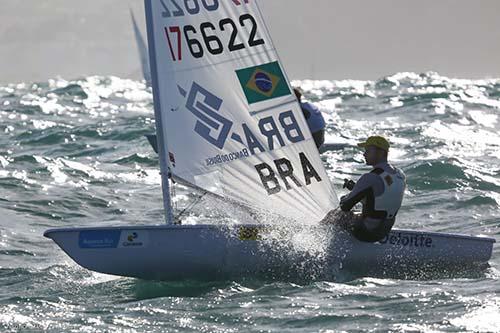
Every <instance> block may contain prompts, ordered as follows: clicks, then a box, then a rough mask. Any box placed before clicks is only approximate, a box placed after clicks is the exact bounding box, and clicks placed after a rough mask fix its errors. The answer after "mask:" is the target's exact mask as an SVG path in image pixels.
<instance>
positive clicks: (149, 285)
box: [0, 73, 500, 332]
mask: <svg viewBox="0 0 500 333" xmlns="http://www.w3.org/2000/svg"><path fill="white" fill-rule="evenodd" d="M294 84H295V85H300V86H301V87H302V89H303V90H304V93H305V96H306V97H307V98H308V99H310V100H311V101H313V102H315V103H317V104H318V105H319V106H321V108H322V110H323V112H324V114H325V116H326V118H327V122H328V134H327V140H329V141H334V142H337V143H344V144H345V148H344V149H340V150H332V151H327V152H325V153H323V154H322V158H323V160H324V162H325V165H326V166H327V170H328V172H329V175H330V178H331V179H332V181H333V183H334V184H335V185H336V187H337V190H338V193H339V194H343V191H342V190H341V189H340V184H341V183H342V179H343V178H356V177H357V176H358V175H359V174H361V173H362V172H364V171H366V170H367V169H366V167H364V166H363V164H362V162H363V158H362V154H361V152H360V151H359V150H358V149H356V148H354V147H353V145H354V144H355V143H356V142H358V141H359V140H362V139H364V138H366V137H367V136H368V135H371V134H381V135H385V136H387V137H388V138H389V140H390V141H391V142H392V144H393V149H392V150H391V155H390V158H391V160H392V162H393V163H394V164H395V165H397V166H399V167H401V168H402V169H403V170H404V171H405V173H406V174H407V177H408V191H407V193H406V198H405V201H404V204H403V208H402V209H401V211H400V213H399V215H398V221H397V225H398V227H402V228H411V229H419V230H430V231H444V232H457V233H465V234H483V235H488V236H490V237H493V238H495V239H496V240H497V241H500V211H499V207H500V134H499V130H500V124H499V119H498V116H499V114H500V80H494V79H491V80H467V79H450V78H446V77H443V76H440V75H438V74H436V73H423V74H416V73H398V74H395V75H392V76H387V77H385V78H382V79H380V80H377V81H354V80H344V81H295V82H294ZM153 131H154V114H153V110H152V95H151V91H150V89H148V88H147V87H146V86H145V85H144V83H142V82H136V81H132V80H125V79H120V78H116V77H95V76H93V77H87V78H81V79H76V80H73V81H65V80H63V79H54V80H49V81H47V82H37V83H20V84H7V85H3V86H0V332H342V331H345V332H357V331H359V332H361V331H369V332H387V331H390V332H496V331H499V332H500V272H499V271H498V268H499V265H500V251H499V250H498V245H496V246H495V247H494V250H493V257H492V259H491V262H490V264H491V268H489V269H488V270H486V271H485V272H482V273H480V274H479V275H475V276H465V277H464V276H460V277H456V278H447V279H427V280H423V281H419V280H393V279H375V278H359V279H355V280H347V281H320V280H319V281H318V280H314V281H304V282H303V283H300V284H297V283H296V282H290V281H266V280H258V279H248V280H244V281H215V282H203V283H201V282H186V281H182V282H176V283H167V282H151V281H141V280H136V279H129V278H120V277H114V276H107V275H103V274H98V273H94V272H90V271H88V270H85V269H83V268H81V267H79V266H78V265H76V264H75V263H73V262H72V260H71V259H69V257H67V256H66V254H64V253H63V252H62V251H61V250H60V249H59V248H58V247H57V246H56V245H55V244H54V243H53V242H52V241H51V240H49V239H46V238H44V237H43V236H42V234H43V232H44V230H46V229H48V228H55V227H73V226H103V225H130V224H135V225H140V224H161V223H162V222H163V210H162V200H161V188H160V186H159V184H160V177H159V174H158V158H157V156H156V154H155V153H154V152H153V151H152V149H151V148H150V147H149V144H148V143H147V141H146V139H145V138H144V135H145V134H150V133H152V132H153ZM175 198H176V199H175V202H176V211H177V212H181V211H182V210H183V209H184V208H186V207H188V206H190V205H191V204H193V203H194V202H195V201H196V198H197V197H196V195H195V194H193V193H190V192H189V190H188V189H186V188H182V187H179V188H177V189H176V197H175ZM210 205H211V203H210V202H209V201H207V202H200V203H199V204H198V205H197V206H196V207H195V208H194V209H192V210H189V211H188V213H186V215H185V217H186V219H187V220H189V222H190V223H198V222H200V221H203V222H211V221H215V220H217V221H218V220H220V216H213V215H206V214H204V211H205V208H206V207H210ZM221 214H223V213H221ZM310 241H311V240H310V239H308V238H307V237H304V240H303V242H304V245H305V246H307V244H308V242H310Z"/></svg>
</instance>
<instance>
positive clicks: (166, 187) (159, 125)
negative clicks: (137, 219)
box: [144, 0, 174, 225]
mask: <svg viewBox="0 0 500 333" xmlns="http://www.w3.org/2000/svg"><path fill="white" fill-rule="evenodd" d="M144 8H145V11H146V27H147V33H148V47H149V64H150V72H151V79H152V89H153V102H154V110H155V120H156V135H157V138H158V155H159V157H160V174H161V185H162V191H163V208H164V210H165V220H166V223H167V224H169V225H172V224H174V214H173V211H172V203H171V198H170V184H169V180H168V178H169V168H168V159H167V154H166V150H167V149H166V148H167V141H166V138H165V137H164V135H163V128H164V127H163V118H162V112H161V104H160V95H159V85H158V73H157V65H156V49H155V48H156V46H155V39H154V29H153V11H152V7H151V0H144Z"/></svg>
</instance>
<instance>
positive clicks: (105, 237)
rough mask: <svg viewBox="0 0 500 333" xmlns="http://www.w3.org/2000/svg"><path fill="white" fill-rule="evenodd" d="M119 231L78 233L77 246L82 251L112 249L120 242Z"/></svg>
mask: <svg viewBox="0 0 500 333" xmlns="http://www.w3.org/2000/svg"><path fill="white" fill-rule="evenodd" d="M120 235H121V231H120V230H88V231H80V235H79V237H78V245H79V246H80V248H82V249H114V248H116V247H117V246H118V242H119V241H120Z"/></svg>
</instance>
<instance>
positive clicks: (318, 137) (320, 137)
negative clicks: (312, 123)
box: [312, 129, 325, 149]
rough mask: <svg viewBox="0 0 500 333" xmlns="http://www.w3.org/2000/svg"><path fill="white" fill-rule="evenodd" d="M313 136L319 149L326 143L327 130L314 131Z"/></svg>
mask: <svg viewBox="0 0 500 333" xmlns="http://www.w3.org/2000/svg"><path fill="white" fill-rule="evenodd" d="M312 137H313V139H314V143H315V144H316V147H317V148H318V149H319V147H321V146H322V145H323V143H325V130H324V129H322V130H319V131H317V132H314V133H313V134H312Z"/></svg>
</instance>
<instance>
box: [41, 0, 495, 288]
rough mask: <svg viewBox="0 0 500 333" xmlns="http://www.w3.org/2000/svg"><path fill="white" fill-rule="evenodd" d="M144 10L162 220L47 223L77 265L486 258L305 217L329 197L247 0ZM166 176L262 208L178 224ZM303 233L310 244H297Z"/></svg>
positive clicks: (328, 266)
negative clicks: (225, 219)
mask: <svg viewBox="0 0 500 333" xmlns="http://www.w3.org/2000/svg"><path fill="white" fill-rule="evenodd" d="M145 11H146V23H147V32H148V46H149V61H150V69H151V71H150V72H151V79H152V80H151V82H152V89H153V98H154V110H155V118H156V131H157V140H158V145H157V147H158V153H159V158H160V169H161V176H162V190H163V199H164V210H165V219H166V224H162V225H154V226H135V225H134V226H116V227H92V228H63V229H51V230H47V231H46V232H45V233H44V235H45V236H46V237H48V238H51V239H52V240H54V241H55V242H56V243H57V244H58V245H59V246H60V247H61V248H62V249H63V251H65V252H66V253H67V254H68V255H69V256H70V257H71V258H72V259H73V260H74V261H75V262H77V263H78V264H79V265H81V266H83V267H85V268H87V269H89V270H93V271H96V272H101V273H106V274H113V275H119V276H126V277H135V278H140V279H154V280H179V279H194V280H198V279H203V280H206V279H209V280H213V279H238V278H248V277H259V276H263V277H271V278H275V279H279V278H300V277H301V276H304V275H307V276H308V277H314V278H318V279H335V276H336V275H337V274H339V273H341V272H350V273H352V274H354V275H356V276H396V277H409V276H414V275H415V272H424V271H428V270H440V271H442V270H444V269H457V270H463V269H464V268H474V269H475V268H479V269H481V268H484V267H485V266H487V265H488V260H489V259H490V258H491V253H492V248H493V243H494V242H495V240H494V239H492V238H488V237H480V236H467V235H455V234H448V233H436V232H424V231H415V230H399V229H394V230H393V231H392V232H391V233H390V235H388V236H387V237H386V238H385V239H383V240H381V241H380V242H377V243H363V242H360V241H358V240H357V239H355V238H354V237H353V236H352V235H350V234H349V233H346V232H340V231H337V230H336V229H335V226H332V225H321V224H320V223H318V222H319V221H321V220H322V219H323V217H324V216H325V215H326V214H327V213H328V212H330V211H331V210H332V209H335V208H336V207H337V206H338V199H337V196H336V194H335V192H334V190H333V188H332V185H331V184H330V180H329V177H328V175H327V172H326V170H325V169H324V167H323V164H322V161H321V159H320V156H319V152H318V150H317V148H316V146H315V144H314V141H313V139H312V135H311V133H310V131H309V129H308V127H307V124H306V121H305V119H304V117H303V115H302V112H301V109H300V106H299V104H298V102H297V100H296V98H295V96H294V95H293V92H292V89H291V87H290V84H289V82H290V80H289V79H288V78H287V76H286V72H285V71H284V69H283V67H282V65H281V61H280V59H279V57H278V54H277V52H276V49H275V47H274V44H273V41H272V39H271V36H270V33H269V30H268V28H267V27H266V24H265V21H264V19H263V16H262V13H261V10H260V8H259V5H258V1H257V0H231V1H229V0H228V1H220V0H193V1H178V0H168V1H167V0H145ZM173 180H175V181H177V182H181V183H182V184H185V185H187V186H190V187H191V188H193V189H195V190H200V191H203V192H205V193H210V194H211V195H213V196H214V197H217V198H219V199H222V200H224V201H226V202H230V203H232V204H234V205H236V206H239V207H242V208H244V209H246V210H248V211H250V212H259V213H258V215H255V216H259V218H261V219H262V220H261V221H260V223H250V224H248V223H245V221H239V222H240V223H235V224H231V225H225V224H211V225H206V224H204V225H191V224H183V223H182V221H180V223H179V222H177V221H176V219H175V218H174V216H173V215H174V214H173V209H172V201H171V194H170V182H171V181H173ZM256 214H257V213H256ZM176 222H177V223H176ZM241 222H243V223H241ZM302 238H306V239H309V242H308V245H309V246H302V247H301V246H297V244H296V243H297V239H299V240H300V239H302ZM299 243H300V241H299ZM310 245H312V246H310Z"/></svg>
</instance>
